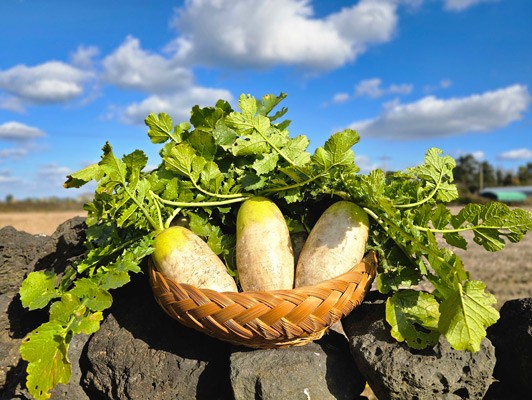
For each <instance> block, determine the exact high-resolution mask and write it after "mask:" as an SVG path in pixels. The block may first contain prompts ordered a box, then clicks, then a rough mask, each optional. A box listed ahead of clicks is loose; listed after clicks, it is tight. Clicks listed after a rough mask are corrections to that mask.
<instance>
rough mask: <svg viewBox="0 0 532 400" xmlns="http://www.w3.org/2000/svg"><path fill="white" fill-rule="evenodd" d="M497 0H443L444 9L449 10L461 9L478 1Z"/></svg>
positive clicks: (489, 0) (488, 0)
mask: <svg viewBox="0 0 532 400" xmlns="http://www.w3.org/2000/svg"><path fill="white" fill-rule="evenodd" d="M493 1H497V0H445V9H446V10H449V11H463V10H465V9H466V8H469V7H472V6H474V5H477V4H480V3H488V2H493Z"/></svg>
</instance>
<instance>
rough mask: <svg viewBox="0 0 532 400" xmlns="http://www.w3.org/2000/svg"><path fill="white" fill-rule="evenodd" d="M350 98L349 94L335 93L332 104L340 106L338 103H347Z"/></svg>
mask: <svg viewBox="0 0 532 400" xmlns="http://www.w3.org/2000/svg"><path fill="white" fill-rule="evenodd" d="M349 98H350V96H349V93H336V94H335V95H334V96H333V99H332V101H333V103H335V104H340V103H345V102H346V101H348V100H349Z"/></svg>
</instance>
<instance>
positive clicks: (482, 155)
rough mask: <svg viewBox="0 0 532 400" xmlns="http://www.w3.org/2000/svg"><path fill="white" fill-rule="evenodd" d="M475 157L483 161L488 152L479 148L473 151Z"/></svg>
mask: <svg viewBox="0 0 532 400" xmlns="http://www.w3.org/2000/svg"><path fill="white" fill-rule="evenodd" d="M471 155H472V156H473V158H474V159H475V160H477V161H482V160H484V158H485V157H486V154H485V153H484V152H483V151H482V150H477V151H474V152H472V153H471Z"/></svg>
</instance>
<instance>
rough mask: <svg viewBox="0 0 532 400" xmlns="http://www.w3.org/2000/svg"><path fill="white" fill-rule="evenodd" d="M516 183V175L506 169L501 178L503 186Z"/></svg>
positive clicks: (517, 182)
mask: <svg viewBox="0 0 532 400" xmlns="http://www.w3.org/2000/svg"><path fill="white" fill-rule="evenodd" d="M518 184H519V181H518V180H517V177H515V176H514V174H513V173H512V172H511V171H508V172H506V173H505V174H504V178H503V180H502V185H503V186H515V185H518Z"/></svg>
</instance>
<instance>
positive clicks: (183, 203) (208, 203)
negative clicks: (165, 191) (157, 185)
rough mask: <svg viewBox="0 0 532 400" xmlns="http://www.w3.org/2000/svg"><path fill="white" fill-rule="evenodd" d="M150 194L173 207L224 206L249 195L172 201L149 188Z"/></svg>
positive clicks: (244, 198) (240, 200) (239, 201)
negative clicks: (220, 198) (219, 198)
mask: <svg viewBox="0 0 532 400" xmlns="http://www.w3.org/2000/svg"><path fill="white" fill-rule="evenodd" d="M150 194H151V195H152V196H155V197H157V198H158V200H159V201H160V202H161V203H163V204H167V205H169V206H174V207H218V206H225V205H228V204H233V203H241V202H243V201H245V200H247V199H249V198H250V197H251V196H241V197H238V198H234V199H227V200H220V201H191V202H188V201H172V200H166V199H163V198H161V197H159V196H158V195H156V194H155V193H154V192H152V191H151V190H150Z"/></svg>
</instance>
